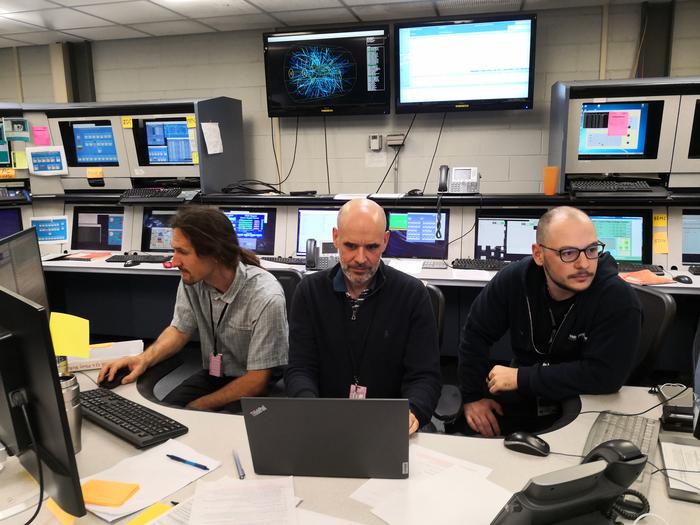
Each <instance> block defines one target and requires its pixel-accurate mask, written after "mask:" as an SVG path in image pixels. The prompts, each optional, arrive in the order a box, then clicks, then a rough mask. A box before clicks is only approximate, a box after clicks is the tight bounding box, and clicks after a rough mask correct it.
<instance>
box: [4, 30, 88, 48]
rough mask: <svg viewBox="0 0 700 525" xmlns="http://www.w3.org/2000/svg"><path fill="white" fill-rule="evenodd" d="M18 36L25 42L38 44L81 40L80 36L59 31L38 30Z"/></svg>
mask: <svg viewBox="0 0 700 525" xmlns="http://www.w3.org/2000/svg"><path fill="white" fill-rule="evenodd" d="M17 38H18V39H20V40H22V41H23V42H28V43H30V44H36V45H46V44H53V43H54V42H79V41H80V40H82V39H81V38H80V37H77V36H71V35H67V34H65V33H60V32H58V31H37V32H35V33H22V34H21V35H17Z"/></svg>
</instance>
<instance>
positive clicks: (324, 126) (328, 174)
mask: <svg viewBox="0 0 700 525" xmlns="http://www.w3.org/2000/svg"><path fill="white" fill-rule="evenodd" d="M323 147H324V148H325V150H326V179H327V180H328V195H330V194H331V174H330V171H328V136H327V133H326V116H325V115H324V116H323Z"/></svg>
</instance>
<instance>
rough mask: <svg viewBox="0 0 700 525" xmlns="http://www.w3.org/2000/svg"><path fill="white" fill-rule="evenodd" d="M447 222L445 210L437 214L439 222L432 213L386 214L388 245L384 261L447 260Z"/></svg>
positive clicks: (435, 214) (393, 211)
mask: <svg viewBox="0 0 700 525" xmlns="http://www.w3.org/2000/svg"><path fill="white" fill-rule="evenodd" d="M448 221H449V211H448V210H445V211H442V212H440V216H439V221H438V214H437V213H436V212H434V211H421V210H391V209H390V210H387V226H388V228H389V243H388V244H387V247H386V251H385V252H384V257H413V258H418V259H447V245H448V244H449V239H448V236H447V232H448V231H449V223H448ZM438 222H439V224H438ZM438 225H439V227H440V228H439V233H438Z"/></svg>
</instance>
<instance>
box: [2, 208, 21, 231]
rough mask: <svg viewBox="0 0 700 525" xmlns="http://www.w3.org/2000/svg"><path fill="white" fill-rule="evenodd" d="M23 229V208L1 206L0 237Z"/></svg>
mask: <svg viewBox="0 0 700 525" xmlns="http://www.w3.org/2000/svg"><path fill="white" fill-rule="evenodd" d="M19 231H22V210H21V208H19V207H18V206H17V207H14V208H0V239H3V238H5V237H7V236H8V235H12V234H13V233H17V232H19Z"/></svg>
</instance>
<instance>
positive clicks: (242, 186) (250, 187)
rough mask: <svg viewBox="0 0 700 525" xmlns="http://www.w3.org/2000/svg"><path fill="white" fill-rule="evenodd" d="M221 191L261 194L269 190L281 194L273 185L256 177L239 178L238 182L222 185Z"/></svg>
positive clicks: (239, 193)
mask: <svg viewBox="0 0 700 525" xmlns="http://www.w3.org/2000/svg"><path fill="white" fill-rule="evenodd" d="M256 186H257V187H256ZM221 191H222V193H231V194H234V195H261V194H264V193H270V192H272V193H276V194H278V195H280V194H282V192H281V191H280V190H278V189H277V188H275V187H274V185H272V184H270V183H269V182H264V181H261V180H257V179H243V180H239V181H238V182H235V183H233V184H229V185H228V186H225V187H223V188H222V189H221Z"/></svg>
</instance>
